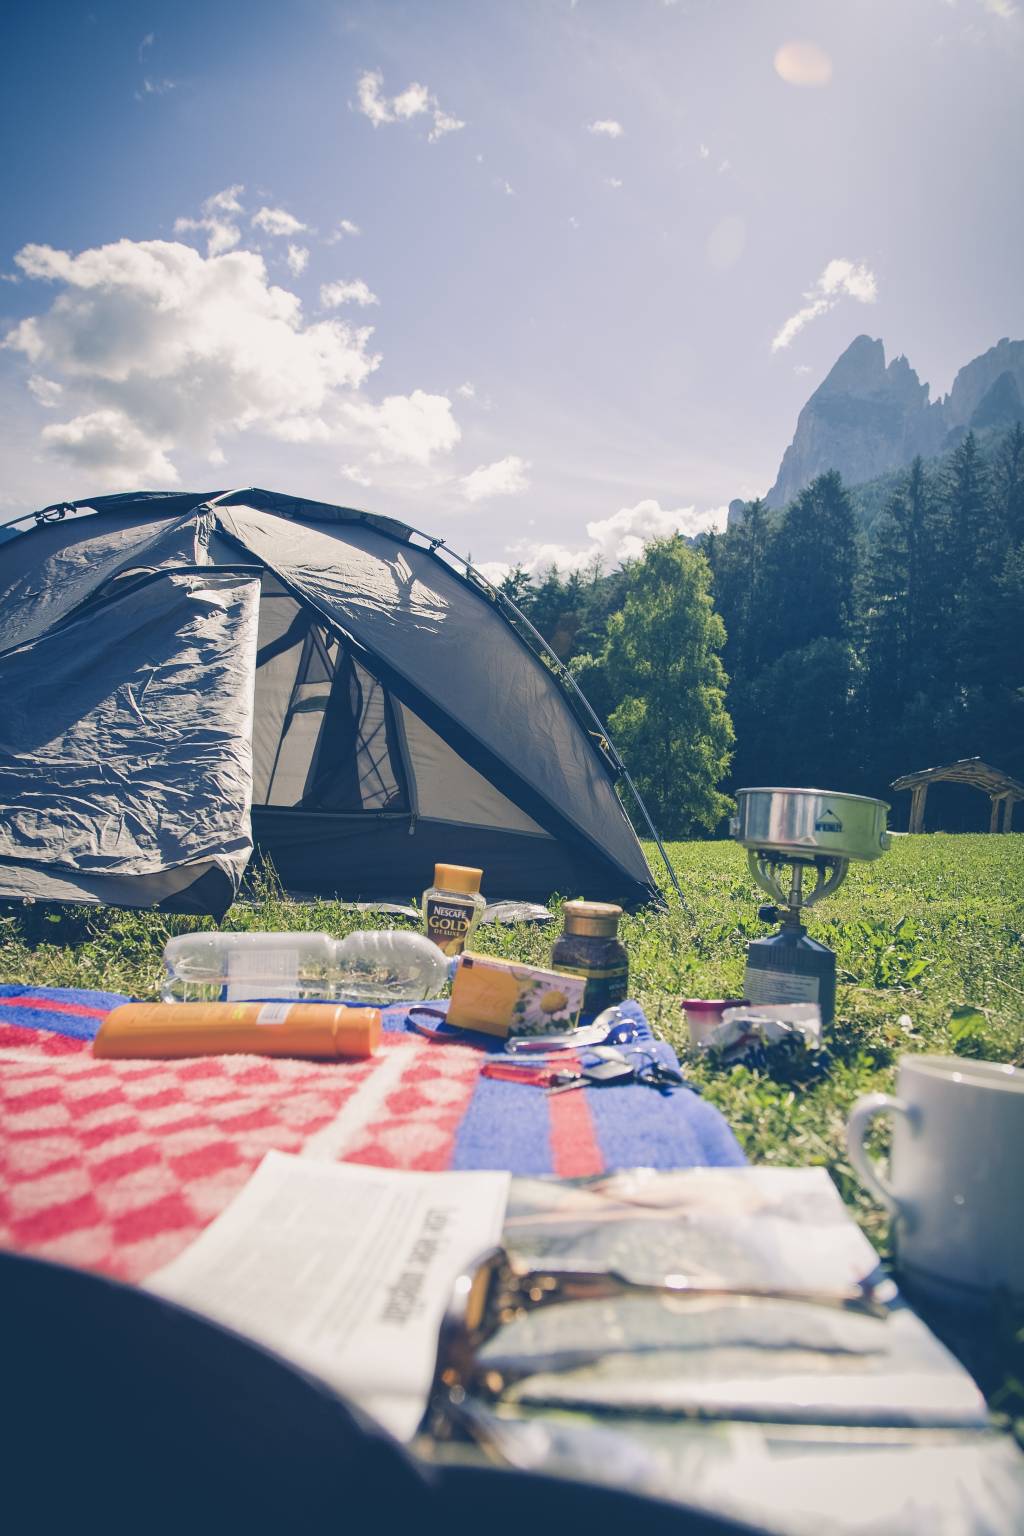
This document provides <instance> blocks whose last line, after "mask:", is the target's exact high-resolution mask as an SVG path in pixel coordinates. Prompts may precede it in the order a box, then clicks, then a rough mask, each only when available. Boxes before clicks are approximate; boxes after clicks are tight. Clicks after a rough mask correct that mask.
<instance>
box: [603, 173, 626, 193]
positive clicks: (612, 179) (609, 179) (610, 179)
mask: <svg viewBox="0 0 1024 1536" xmlns="http://www.w3.org/2000/svg"><path fill="white" fill-rule="evenodd" d="M605 186H606V187H611V188H612V189H613V191H615V192H617V191H618V190H619V188H620V187H621V186H622V180H621V177H619V176H606V177H605Z"/></svg>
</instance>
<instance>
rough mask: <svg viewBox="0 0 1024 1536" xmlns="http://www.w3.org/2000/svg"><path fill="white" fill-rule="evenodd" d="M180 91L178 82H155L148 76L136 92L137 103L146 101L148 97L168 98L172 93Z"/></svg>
mask: <svg viewBox="0 0 1024 1536" xmlns="http://www.w3.org/2000/svg"><path fill="white" fill-rule="evenodd" d="M177 89H178V82H177V80H154V79H153V78H152V77H151V76H149V75H147V76H146V77H145V78H144V79H143V82H142V85H141V87H140V89H139V90H137V91H136V92H135V100H136V101H144V100H145V98H146V97H147V96H166V95H168V93H169V92H170V91H176V90H177Z"/></svg>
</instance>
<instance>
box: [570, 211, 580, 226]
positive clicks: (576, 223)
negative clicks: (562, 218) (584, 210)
mask: <svg viewBox="0 0 1024 1536" xmlns="http://www.w3.org/2000/svg"><path fill="white" fill-rule="evenodd" d="M579 227H580V221H579V219H578V218H577V217H576V215H575V214H574V213H570V215H569V228H570V229H579Z"/></svg>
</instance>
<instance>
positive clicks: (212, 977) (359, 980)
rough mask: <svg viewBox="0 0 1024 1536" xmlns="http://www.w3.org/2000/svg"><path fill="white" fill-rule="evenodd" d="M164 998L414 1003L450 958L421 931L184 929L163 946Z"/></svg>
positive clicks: (436, 982) (443, 978) (444, 974)
mask: <svg viewBox="0 0 1024 1536" xmlns="http://www.w3.org/2000/svg"><path fill="white" fill-rule="evenodd" d="M164 966H165V968H166V971H167V975H166V977H165V978H164V984H163V998H164V1002H166V1003H192V1002H211V1003H213V1002H229V1003H230V1002H240V1001H243V1000H244V999H246V998H269V997H273V998H282V997H294V998H309V999H311V1000H312V999H314V998H315V999H321V1000H323V999H326V1000H337V1001H339V1002H340V1001H345V1002H353V1003H415V1002H420V1001H421V1000H422V999H423V998H426V997H436V996H437V994H438V993H439V992H440V991H441V990H442V989H443V987H444V985H445V983H446V982H447V980H448V970H449V962H448V961H447V960H445V958H444V956H443V955H442V954H441V953H440V951H439V950H438V947H437V945H436V944H432V943H431V942H430V940H429V939H425V938H424V937H423V935H422V934H420V933H406V932H403V931H402V930H400V929H365V930H361V931H359V932H357V933H350V934H349V935H348V937H347V938H344V939H332V938H331V937H330V936H329V935H328V934H326V933H252V932H248V933H234V932H227V933H204V932H197V933H183V934H179V935H178V936H177V937H176V938H172V939H168V941H167V943H166V944H165V945H164Z"/></svg>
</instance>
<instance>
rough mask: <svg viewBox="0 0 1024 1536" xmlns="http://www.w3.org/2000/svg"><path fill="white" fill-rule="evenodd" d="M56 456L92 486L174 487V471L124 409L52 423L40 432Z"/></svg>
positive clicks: (168, 461)
mask: <svg viewBox="0 0 1024 1536" xmlns="http://www.w3.org/2000/svg"><path fill="white" fill-rule="evenodd" d="M40 437H41V440H42V442H43V445H44V447H46V448H48V449H49V450H50V452H51V453H52V454H53V455H54V457H55V458H59V459H63V460H64V461H65V462H66V463H68V464H71V465H73V466H74V468H75V469H80V470H83V471H85V472H87V473H88V474H89V476H90V479H91V481H92V483H93V484H97V485H99V486H100V487H101V488H103V489H107V488H109V489H111V490H117V489H118V488H120V487H121V486H124V485H126V484H129V483H130V484H132V485H138V486H143V487H147V488H148V487H149V486H165V485H176V484H177V481H178V471H177V470H176V469H175V467H174V465H173V464H172V463H171V461H170V459H169V458H168V457H167V455H166V454H165V453H164V452H163V450H162V449H161V448H160V447H159V445H158V444H156V443H154V442H153V440H152V438H150V437H149V436H147V434H146V433H145V432H144V431H142V430H140V428H139V427H137V426H136V425H135V423H134V422H133V421H132V420H131V419H130V417H128V416H126V415H125V414H124V412H123V411H116V410H102V411H90V412H89V413H88V414H87V415H84V416H76V417H75V418H74V420H73V421H64V422H59V423H58V422H55V423H54V424H53V425H52V426H50V427H44V428H43V430H42V433H41V434H40Z"/></svg>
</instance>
